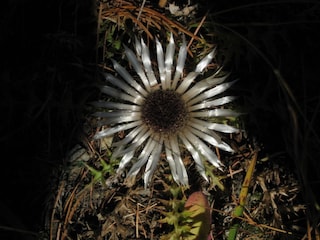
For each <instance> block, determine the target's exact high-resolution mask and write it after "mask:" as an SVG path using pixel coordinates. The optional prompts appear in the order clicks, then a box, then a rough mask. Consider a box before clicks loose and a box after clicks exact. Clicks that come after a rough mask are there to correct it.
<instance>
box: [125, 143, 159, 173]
mask: <svg viewBox="0 0 320 240" xmlns="http://www.w3.org/2000/svg"><path fill="white" fill-rule="evenodd" d="M157 143H158V142H157V141H155V140H154V139H152V138H149V139H148V142H147V143H146V145H145V146H144V148H143V150H142V151H141V153H140V155H139V157H138V161H137V162H136V163H135V164H133V166H132V167H131V169H130V171H129V172H128V177H130V176H135V175H137V174H138V172H139V171H140V169H141V167H142V166H143V165H145V164H146V162H147V161H148V159H149V157H150V155H151V154H152V151H153V149H154V148H155V146H156V145H157Z"/></svg>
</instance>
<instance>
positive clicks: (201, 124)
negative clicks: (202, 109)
mask: <svg viewBox="0 0 320 240" xmlns="http://www.w3.org/2000/svg"><path fill="white" fill-rule="evenodd" d="M189 126H191V127H195V128H197V129H199V130H200V131H203V132H206V130H207V129H210V130H215V131H218V132H223V133H237V132H239V131H240V130H239V129H238V128H235V127H232V126H229V125H226V124H221V123H212V122H209V121H204V120H201V119H198V118H192V119H190V122H189Z"/></svg>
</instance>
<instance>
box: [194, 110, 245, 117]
mask: <svg viewBox="0 0 320 240" xmlns="http://www.w3.org/2000/svg"><path fill="white" fill-rule="evenodd" d="M189 115H190V116H191V117H202V118H207V117H238V116H239V115H240V113H238V112H235V111H233V110H231V109H220V108H217V109H213V110H207V111H201V112H191V113H189Z"/></svg>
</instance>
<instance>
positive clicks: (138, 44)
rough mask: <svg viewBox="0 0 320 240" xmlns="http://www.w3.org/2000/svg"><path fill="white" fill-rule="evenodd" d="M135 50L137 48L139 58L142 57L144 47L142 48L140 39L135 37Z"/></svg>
mask: <svg viewBox="0 0 320 240" xmlns="http://www.w3.org/2000/svg"><path fill="white" fill-rule="evenodd" d="M134 40H135V48H136V53H137V56H138V57H141V54H142V47H141V42H140V41H139V40H138V38H137V37H136V36H135V37H134Z"/></svg>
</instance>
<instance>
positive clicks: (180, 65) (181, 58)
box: [171, 35, 187, 89]
mask: <svg viewBox="0 0 320 240" xmlns="http://www.w3.org/2000/svg"><path fill="white" fill-rule="evenodd" d="M186 58H187V44H186V38H185V37H184V35H183V41H182V45H181V47H180V49H179V54H178V60H177V66H176V71H175V73H174V78H173V81H172V86H171V88H172V89H176V87H177V84H178V81H179V80H180V78H181V77H182V75H183V69H184V64H185V62H186Z"/></svg>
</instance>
